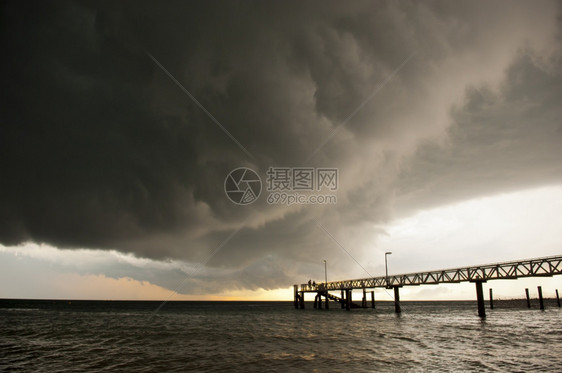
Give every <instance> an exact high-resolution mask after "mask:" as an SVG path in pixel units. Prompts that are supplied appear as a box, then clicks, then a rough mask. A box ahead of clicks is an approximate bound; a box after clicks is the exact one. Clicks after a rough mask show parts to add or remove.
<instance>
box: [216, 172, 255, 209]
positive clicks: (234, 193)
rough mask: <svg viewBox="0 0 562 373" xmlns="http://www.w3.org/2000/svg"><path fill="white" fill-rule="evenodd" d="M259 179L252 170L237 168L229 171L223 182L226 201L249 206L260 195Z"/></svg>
mask: <svg viewBox="0 0 562 373" xmlns="http://www.w3.org/2000/svg"><path fill="white" fill-rule="evenodd" d="M261 188H262V186H261V179H260V177H259V175H258V174H257V173H256V172H255V171H254V170H252V169H250V168H247V167H239V168H237V169H234V170H232V171H230V173H229V174H228V175H227V176H226V179H225V180H224V191H225V193H226V196H227V197H228V199H230V200H231V201H232V202H233V203H235V204H237V205H249V204H250V203H252V202H254V201H255V200H256V199H258V197H259V196H260V194H261Z"/></svg>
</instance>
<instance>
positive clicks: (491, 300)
mask: <svg viewBox="0 0 562 373" xmlns="http://www.w3.org/2000/svg"><path fill="white" fill-rule="evenodd" d="M490 309H491V310H493V309H494V297H493V295H492V288H490Z"/></svg>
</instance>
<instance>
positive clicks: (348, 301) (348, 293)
mask: <svg viewBox="0 0 562 373" xmlns="http://www.w3.org/2000/svg"><path fill="white" fill-rule="evenodd" d="M351 294H352V292H351V290H349V289H347V290H346V291H345V301H346V302H345V309H346V310H347V311H350V310H351Z"/></svg>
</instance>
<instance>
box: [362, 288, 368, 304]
mask: <svg viewBox="0 0 562 373" xmlns="http://www.w3.org/2000/svg"><path fill="white" fill-rule="evenodd" d="M361 307H362V308H367V289H365V288H363V299H362V300H361Z"/></svg>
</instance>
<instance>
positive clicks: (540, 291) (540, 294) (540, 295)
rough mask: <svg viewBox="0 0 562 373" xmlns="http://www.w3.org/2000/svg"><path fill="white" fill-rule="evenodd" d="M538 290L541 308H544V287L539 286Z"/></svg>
mask: <svg viewBox="0 0 562 373" xmlns="http://www.w3.org/2000/svg"><path fill="white" fill-rule="evenodd" d="M537 290H538V292H539V304H540V307H541V310H544V300H543V299H542V287H541V286H537Z"/></svg>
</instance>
